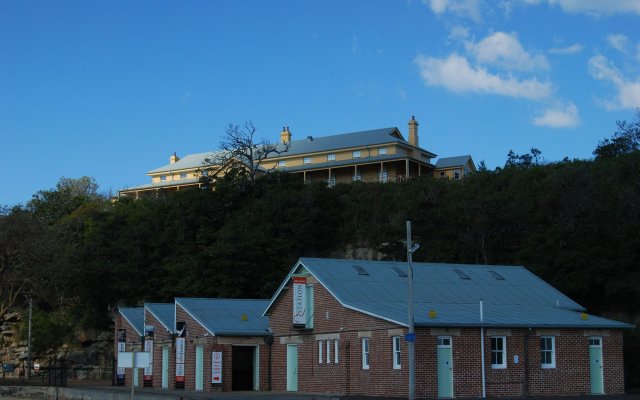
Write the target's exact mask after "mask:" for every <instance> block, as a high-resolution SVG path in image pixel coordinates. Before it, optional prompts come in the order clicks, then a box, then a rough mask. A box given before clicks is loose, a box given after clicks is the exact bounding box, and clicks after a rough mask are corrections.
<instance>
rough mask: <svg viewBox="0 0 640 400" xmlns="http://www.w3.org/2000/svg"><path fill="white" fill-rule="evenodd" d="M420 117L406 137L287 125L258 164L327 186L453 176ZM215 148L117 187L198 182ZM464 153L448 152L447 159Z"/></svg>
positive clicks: (135, 193) (145, 191)
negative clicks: (422, 134)
mask: <svg viewBox="0 0 640 400" xmlns="http://www.w3.org/2000/svg"><path fill="white" fill-rule="evenodd" d="M418 126H419V124H418V121H416V119H415V118H414V117H411V119H410V120H409V122H408V138H407V139H405V137H404V136H403V135H402V133H401V132H400V130H399V129H398V128H395V127H393V128H381V129H373V130H368V131H361V132H352V133H344V134H339V135H331V136H320V137H313V136H307V137H306V138H304V139H298V140H293V134H292V133H291V131H290V130H289V128H288V127H284V128H283V129H282V132H281V133H280V143H279V145H278V146H279V148H280V150H281V151H280V152H279V153H273V154H272V155H270V156H269V157H268V158H267V159H265V160H264V161H263V162H262V164H261V169H263V170H264V171H265V172H268V171H283V172H288V173H292V174H296V175H298V176H300V178H301V179H302V180H303V181H304V182H326V183H327V184H328V185H329V186H333V185H335V184H337V183H348V182H354V181H362V182H392V181H399V180H403V179H409V178H414V177H419V176H434V175H435V176H448V175H449V174H450V175H451V178H452V179H455V178H454V175H455V174H454V173H453V172H451V173H450V171H453V166H452V163H451V162H447V163H446V164H443V165H446V167H443V169H442V171H444V172H445V174H444V175H441V174H440V170H438V167H437V165H434V164H433V160H434V159H435V157H436V154H434V153H432V152H431V151H429V150H426V149H424V148H422V147H420V144H419V136H418ZM216 155H219V153H215V152H209V153H199V154H190V155H187V156H185V157H184V158H179V157H178V156H177V155H176V154H175V153H174V154H173V155H172V156H171V157H170V158H169V164H167V165H165V166H162V167H160V168H156V169H153V170H151V171H149V172H148V173H147V175H149V176H150V177H151V183H148V184H145V185H140V186H135V187H131V188H127V189H123V190H120V196H132V197H135V198H138V197H140V196H144V195H150V194H151V195H153V194H156V195H157V194H160V193H163V192H171V191H178V190H182V189H185V188H192V187H200V186H201V184H200V183H199V170H200V169H201V168H203V166H204V165H205V161H206V160H207V159H209V160H212V159H215V158H216ZM464 157H468V159H465V160H464V161H465V163H464V164H463V165H462V166H457V167H458V168H460V170H461V171H467V172H463V173H462V175H461V176H460V177H462V176H464V175H466V174H467V173H469V172H471V171H475V166H474V165H473V161H472V160H471V157H470V156H464ZM454 159H455V160H457V159H462V157H452V158H450V159H449V160H454Z"/></svg>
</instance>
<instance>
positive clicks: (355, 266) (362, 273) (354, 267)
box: [352, 265, 369, 276]
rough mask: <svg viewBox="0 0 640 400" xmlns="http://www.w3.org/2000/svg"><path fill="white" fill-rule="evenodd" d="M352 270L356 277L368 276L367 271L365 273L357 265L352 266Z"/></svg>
mask: <svg viewBox="0 0 640 400" xmlns="http://www.w3.org/2000/svg"><path fill="white" fill-rule="evenodd" d="M352 267H353V269H355V270H356V272H357V273H358V275H364V276H368V275H369V273H368V272H367V271H365V269H364V268H362V267H361V266H359V265H352Z"/></svg>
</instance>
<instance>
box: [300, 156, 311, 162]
mask: <svg viewBox="0 0 640 400" xmlns="http://www.w3.org/2000/svg"><path fill="white" fill-rule="evenodd" d="M302 162H304V163H305V164H311V157H305V158H304V159H303V160H302Z"/></svg>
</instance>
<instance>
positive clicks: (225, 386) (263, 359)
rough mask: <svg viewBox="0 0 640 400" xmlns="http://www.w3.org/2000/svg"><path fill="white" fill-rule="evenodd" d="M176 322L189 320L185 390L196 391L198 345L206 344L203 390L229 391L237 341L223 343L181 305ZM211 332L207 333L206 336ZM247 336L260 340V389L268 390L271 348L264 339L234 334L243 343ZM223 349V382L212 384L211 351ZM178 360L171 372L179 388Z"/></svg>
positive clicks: (170, 376)
mask: <svg viewBox="0 0 640 400" xmlns="http://www.w3.org/2000/svg"><path fill="white" fill-rule="evenodd" d="M176 321H177V322H181V321H184V322H186V341H185V368H184V370H185V390H195V386H196V380H195V373H196V346H198V345H202V346H203V347H204V368H203V374H204V379H203V390H204V391H206V392H218V391H224V392H228V391H231V389H232V380H231V376H232V369H231V366H232V364H231V362H232V351H233V347H234V345H233V344H219V343H218V338H217V337H213V336H211V334H209V333H208V332H207V330H206V329H205V328H204V327H203V326H202V325H200V324H199V323H198V322H197V321H195V320H194V319H193V318H191V316H190V315H189V314H188V313H187V312H186V311H185V310H184V309H183V308H182V307H180V305H176ZM205 334H207V336H205ZM243 339H249V340H251V341H255V342H256V343H257V342H260V343H261V345H259V346H258V351H259V356H258V357H259V362H260V366H259V374H260V380H259V387H260V390H266V389H267V383H268V382H267V374H268V372H267V362H268V354H269V353H268V348H267V346H266V345H265V344H263V343H264V342H263V339H262V338H252V337H246V338H242V337H237V338H236V337H234V338H232V339H231V340H232V341H235V343H234V344H236V343H242V341H243ZM172 351H173V355H172V356H171V357H172V359H173V360H175V348H174V349H172ZM214 351H221V352H222V385H221V386H219V385H212V383H211V364H212V360H211V352H214ZM175 373H176V371H175V363H174V364H173V368H172V369H171V370H170V371H169V387H170V388H174V387H175Z"/></svg>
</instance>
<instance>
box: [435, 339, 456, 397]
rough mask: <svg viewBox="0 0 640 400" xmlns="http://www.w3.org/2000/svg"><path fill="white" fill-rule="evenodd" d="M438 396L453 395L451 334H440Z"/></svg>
mask: <svg viewBox="0 0 640 400" xmlns="http://www.w3.org/2000/svg"><path fill="white" fill-rule="evenodd" d="M438 397H453V353H452V350H451V336H438Z"/></svg>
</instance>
